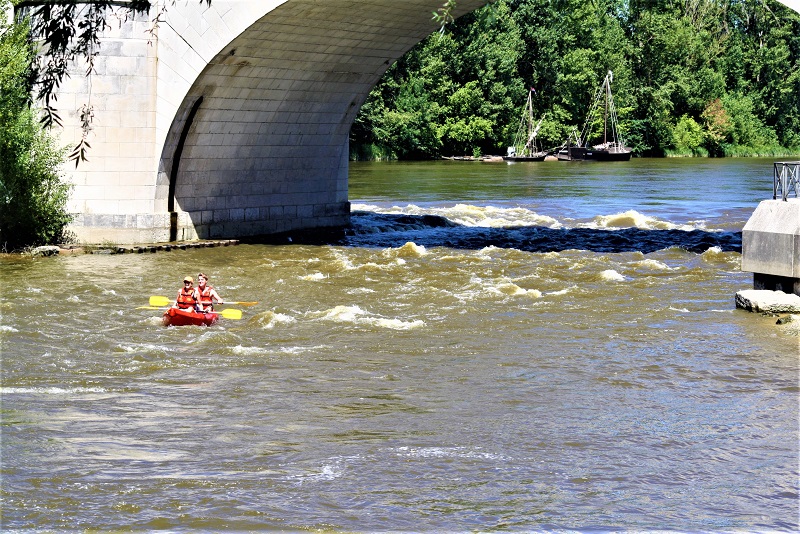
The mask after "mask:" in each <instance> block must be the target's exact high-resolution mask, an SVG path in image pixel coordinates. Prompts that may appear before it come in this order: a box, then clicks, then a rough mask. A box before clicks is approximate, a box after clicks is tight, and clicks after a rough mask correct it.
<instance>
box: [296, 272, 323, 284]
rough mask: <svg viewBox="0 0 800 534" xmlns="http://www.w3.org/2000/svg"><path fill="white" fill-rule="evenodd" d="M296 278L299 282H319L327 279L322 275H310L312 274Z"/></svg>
mask: <svg viewBox="0 0 800 534" xmlns="http://www.w3.org/2000/svg"><path fill="white" fill-rule="evenodd" d="M298 278H299V279H300V280H306V281H308V282H319V281H321V280H325V279H326V278H328V277H327V276H326V275H324V274H322V273H312V274H307V275H305V276H300V277H298Z"/></svg>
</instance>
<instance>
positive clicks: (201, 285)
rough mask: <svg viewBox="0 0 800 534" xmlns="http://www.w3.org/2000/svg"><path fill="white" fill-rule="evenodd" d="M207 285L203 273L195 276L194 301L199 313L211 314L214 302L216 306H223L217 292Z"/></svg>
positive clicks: (206, 278) (206, 279)
mask: <svg viewBox="0 0 800 534" xmlns="http://www.w3.org/2000/svg"><path fill="white" fill-rule="evenodd" d="M207 284H208V276H206V275H205V274H203V273H199V274H198V275H197V289H195V299H196V300H197V304H198V306H199V307H200V311H203V312H211V311H214V301H215V300H216V301H217V303H218V304H223V302H222V297H220V296H219V294H218V293H217V290H216V289H214V288H213V287H211V286H210V285H207Z"/></svg>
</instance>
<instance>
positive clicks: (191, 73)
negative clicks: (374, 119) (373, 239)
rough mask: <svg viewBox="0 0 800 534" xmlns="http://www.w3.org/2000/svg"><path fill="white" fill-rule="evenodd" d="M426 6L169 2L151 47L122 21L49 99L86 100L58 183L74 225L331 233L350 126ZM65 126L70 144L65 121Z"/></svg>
mask: <svg viewBox="0 0 800 534" xmlns="http://www.w3.org/2000/svg"><path fill="white" fill-rule="evenodd" d="M485 3H486V0H459V2H458V4H457V5H458V9H457V12H456V13H455V15H456V16H460V15H462V14H464V13H467V12H469V11H472V10H474V9H477V8H478V7H480V6H482V5H484V4H485ZM441 4H442V2H440V1H438V0H403V1H397V0H324V1H320V0H238V1H236V0H213V2H212V3H211V6H210V7H207V6H205V5H203V6H198V5H197V3H196V2H187V3H180V2H179V3H177V4H176V5H170V6H169V8H168V10H167V13H166V17H165V18H164V22H162V23H161V24H160V25H159V26H158V27H157V28H156V35H155V39H149V41H150V42H148V36H147V33H146V30H147V29H148V27H149V21H148V19H147V18H146V17H141V18H140V19H138V20H134V21H132V22H130V23H127V24H124V25H122V26H121V27H120V28H119V29H117V30H114V31H113V32H112V33H111V34H110V35H109V36H108V37H106V39H105V42H104V43H103V48H102V50H101V54H102V56H101V58H100V59H99V60H98V62H97V68H96V74H94V75H93V76H92V79H91V80H90V81H89V82H86V81H85V80H83V79H81V78H78V76H73V79H72V80H70V82H69V84H70V86H68V87H66V89H65V90H62V92H61V94H60V95H59V96H60V98H59V102H60V103H61V102H64V101H67V102H77V103H78V106H79V105H80V102H81V98H82V97H83V96H85V95H87V94H91V95H92V99H93V105H94V106H95V129H94V131H93V132H92V134H91V135H92V137H93V139H90V142H91V144H92V149H91V151H90V153H89V161H88V162H85V163H82V164H81V165H80V167H79V168H78V169H77V170H75V171H74V172H72V173H70V174H71V176H72V178H73V182H74V183H75V185H76V187H75V191H74V194H73V198H72V200H71V204H70V208H71V210H72V211H74V212H76V213H78V214H79V215H78V217H77V219H76V221H75V223H74V225H73V227H72V229H73V231H75V233H76V234H77V235H78V237H79V239H81V240H84V241H89V242H99V241H104V240H110V241H115V242H118V243H130V242H144V241H167V240H174V239H193V238H224V237H237V236H248V235H259V234H270V233H277V232H284V231H292V230H300V229H310V228H316V227H326V226H341V225H344V224H346V223H347V222H348V220H349V211H350V210H349V202H348V200H347V172H348V156H349V150H348V135H349V131H350V126H351V124H352V123H353V120H354V119H355V117H356V115H357V113H358V111H359V108H360V107H361V105H362V104H363V102H364V101H365V99H366V97H367V95H368V94H369V91H370V90H371V88H372V87H373V86H374V85H375V84H376V83H377V82H378V81H379V79H380V77H381V76H382V75H383V73H384V72H385V71H386V69H387V68H388V67H389V66H390V65H391V64H392V63H393V62H394V61H396V60H397V59H399V58H400V57H401V56H402V55H403V54H404V53H405V52H407V51H408V50H409V49H410V48H411V47H413V46H414V45H415V44H416V43H418V42H419V41H421V40H422V39H423V38H425V37H426V36H427V35H429V34H430V33H432V32H433V31H436V30H437V26H436V24H435V23H434V22H433V21H432V20H431V12H432V11H433V10H435V9H436V8H437V7H440V6H441ZM87 84H91V85H87ZM70 93H71V94H70ZM64 94H67V95H68V96H72V99H70V98H65V97H64V96H63V95H64ZM76 107H77V106H76ZM66 122H67V125H66V134H67V135H66V137H67V140H68V141H69V140H70V139H69V136H70V132H73V133H72V135H76V134H75V133H74V132H75V131H78V128H77V127H76V125H77V124H78V117H77V116H72V117H69V118H68V120H67V121H66ZM70 122H72V125H71V126H72V128H71V129H70V124H69V123H70ZM72 140H74V139H72Z"/></svg>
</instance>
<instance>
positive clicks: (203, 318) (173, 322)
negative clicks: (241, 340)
mask: <svg viewBox="0 0 800 534" xmlns="http://www.w3.org/2000/svg"><path fill="white" fill-rule="evenodd" d="M217 319H219V314H218V313H197V312H195V311H192V310H181V309H179V308H170V309H168V310H167V311H165V312H164V317H163V318H162V319H161V322H162V323H163V324H164V326H189V325H195V326H211V325H212V324H214V323H216V322H217Z"/></svg>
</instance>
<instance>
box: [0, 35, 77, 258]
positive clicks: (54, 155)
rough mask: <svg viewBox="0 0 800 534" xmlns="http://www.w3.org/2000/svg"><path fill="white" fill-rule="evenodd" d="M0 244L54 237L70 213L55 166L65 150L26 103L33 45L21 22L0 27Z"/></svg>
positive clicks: (65, 188) (59, 237)
mask: <svg viewBox="0 0 800 534" xmlns="http://www.w3.org/2000/svg"><path fill="white" fill-rule="evenodd" d="M0 32H2V34H0V248H2V249H4V250H9V249H10V250H14V249H19V248H22V247H25V246H31V245H44V244H53V243H56V242H60V241H62V240H63V237H64V235H63V234H64V229H65V227H66V225H67V224H69V222H70V220H71V217H70V215H69V214H68V213H67V212H66V203H67V200H68V196H69V190H70V186H69V185H67V184H65V183H64V182H63V181H62V179H61V176H60V174H59V172H58V168H59V166H60V165H61V163H62V162H63V158H64V155H65V150H63V149H60V148H58V147H57V146H56V143H55V141H54V140H53V139H52V138H51V137H50V135H49V133H48V132H47V131H46V130H45V129H44V128H43V127H42V125H41V124H40V122H39V120H38V119H37V115H36V112H35V111H34V110H33V109H32V108H31V106H30V89H31V86H30V80H31V71H30V69H31V63H32V61H33V58H34V52H33V49H32V48H31V47H30V45H29V42H28V39H27V37H28V31H27V25H25V24H16V25H12V26H10V27H9V26H4V27H2V28H0Z"/></svg>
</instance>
